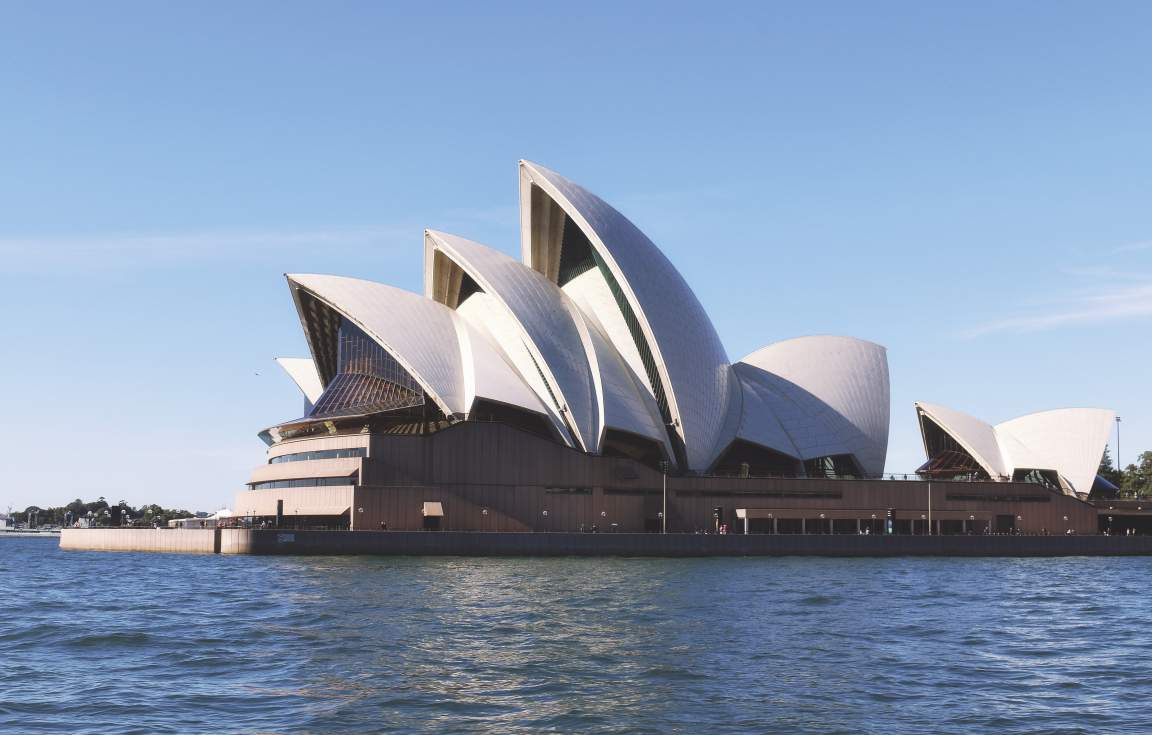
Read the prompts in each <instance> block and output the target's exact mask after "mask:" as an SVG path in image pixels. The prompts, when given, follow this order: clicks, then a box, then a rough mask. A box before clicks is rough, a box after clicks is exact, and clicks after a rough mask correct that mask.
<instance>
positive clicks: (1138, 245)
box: [1112, 240, 1152, 254]
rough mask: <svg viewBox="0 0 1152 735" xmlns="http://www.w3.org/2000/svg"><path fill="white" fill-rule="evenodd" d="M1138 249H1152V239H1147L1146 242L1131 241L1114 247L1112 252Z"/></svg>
mask: <svg viewBox="0 0 1152 735" xmlns="http://www.w3.org/2000/svg"><path fill="white" fill-rule="evenodd" d="M1138 250H1152V240H1147V241H1144V242H1130V243H1128V244H1127V245H1121V246H1120V247H1118V248H1116V249H1114V250H1113V251H1112V252H1113V254H1115V253H1132V252H1136V251H1138Z"/></svg>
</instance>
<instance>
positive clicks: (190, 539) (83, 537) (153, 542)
mask: <svg viewBox="0 0 1152 735" xmlns="http://www.w3.org/2000/svg"><path fill="white" fill-rule="evenodd" d="M60 548H61V549H64V550H66V551H155V552H169V553H179V554H217V553H220V536H219V534H218V532H217V531H215V530H212V529H207V530H200V529H196V530H191V529H180V530H169V529H156V528H65V529H64V530H63V531H61V532H60Z"/></svg>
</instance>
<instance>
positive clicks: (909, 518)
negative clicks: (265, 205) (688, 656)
mask: <svg viewBox="0 0 1152 735" xmlns="http://www.w3.org/2000/svg"><path fill="white" fill-rule="evenodd" d="M519 171H520V228H521V258H520V259H519V260H517V259H515V258H512V257H510V256H508V255H506V254H504V253H503V252H501V251H499V250H496V249H493V248H491V247H488V246H485V245H482V244H480V243H477V242H473V241H471V240H468V239H465V238H463V237H458V236H456V235H450V234H447V233H443V232H436V231H432V230H428V231H425V233H424V293H423V294H417V293H412V292H409V291H404V290H401V289H397V288H393V287H391V286H387V285H384V284H381V283H375V282H371V281H365V280H360V279H357V278H349V277H343V276H330V275H304V274H293V275H289V276H288V277H287V279H288V286H289V289H290V291H291V294H292V299H293V301H294V302H295V306H296V311H297V314H298V315H299V318H300V324H301V327H302V328H303V331H304V335H305V337H306V340H307V343H308V347H309V350H310V352H311V356H310V357H308V358H292V359H281V360H280V361H279V362H280V363H281V365H282V366H283V367H284V369H285V370H286V371H287V372H288V373H289V375H291V377H292V378H293V380H295V382H296V383H297V385H298V386H299V387H300V389H301V391H302V392H303V394H304V397H305V406H304V411H303V413H302V415H301V416H299V417H298V418H293V419H291V420H286V421H281V422H280V423H278V424H276V425H275V426H272V427H271V428H268V429H266V430H265V431H263V432H261V437H262V438H263V439H264V440H265V442H266V443H267V445H268V449H267V461H266V463H265V464H263V465H261V466H260V467H258V468H257V469H256V470H255V471H254V473H253V474H252V476H251V477H250V479H249V482H248V488H247V489H245V490H243V491H241V492H240V494H239V495H238V497H237V500H236V507H235V511H236V513H237V515H239V516H243V517H245V518H248V519H251V522H253V523H261V524H274V525H278V526H280V527H305V526H309V527H329V528H351V529H353V530H357V529H366V530H373V529H380V528H387V529H408V530H413V529H428V530H435V529H451V530H471V531H497V530H508V531H512V530H543V531H581V530H582V531H589V532H591V531H599V532H611V531H631V532H638V531H659V530H662V529H665V528H666V529H667V530H668V531H670V532H672V531H676V532H690V531H711V532H714V531H717V530H719V529H720V528H721V527H723V528H725V529H726V530H728V531H729V532H732V533H744V532H748V533H925V532H929V531H931V532H934V533H991V532H1019V531H1035V532H1053V533H1070V532H1094V531H1095V530H1096V526H1097V518H1096V511H1095V509H1094V508H1092V506H1090V505H1088V504H1087V503H1085V502H1084V498H1085V496H1086V495H1087V493H1088V492H1089V491H1090V489H1091V486H1092V484H1093V481H1094V479H1095V469H1096V465H1097V464H1098V462H1099V459H1100V456H1101V454H1102V452H1103V450H1104V443H1105V441H1106V440H1107V435H1108V426H1109V422H1110V421H1111V414H1110V413H1108V412H1106V411H1097V410H1085V411H1075V410H1071V411H1063V412H1053V413H1052V414H1037V415H1035V416H1029V417H1024V418H1022V419H1017V420H1015V421H1010V422H1007V423H1004V424H1000V425H998V426H989V425H987V424H984V423H983V422H981V421H979V420H977V419H974V418H971V417H968V416H965V415H964V414H961V413H959V412H956V411H952V410H949V409H944V408H942V407H939V406H933V405H930V404H917V407H916V408H917V412H918V415H919V420H920V426H921V430H922V435H923V437H924V445H925V451H926V453H927V455H928V462H927V463H926V464H925V465H924V466H923V467H922V468H921V470H920V473H919V474H918V476H917V477H916V480H918V481H913V480H896V479H892V478H885V475H884V461H885V455H886V453H887V445H888V425H889V384H888V363H887V357H886V353H885V349H884V348H883V347H881V346H879V345H876V344H873V343H871V342H867V341H864V340H861V339H856V338H852V337H838V336H816V337H800V338H797V339H790V340H785V341H783V342H777V343H774V344H770V345H768V346H766V347H763V348H761V349H759V350H757V351H755V352H753V353H752V354H750V355H747V356H745V357H743V358H741V359H740V360H737V361H735V362H732V361H730V359H729V357H728V355H727V354H726V352H725V350H724V347H723V346H722V344H721V340H720V337H719V336H718V335H717V333H716V330H715V328H714V327H713V325H712V322H711V321H710V319H709V317H708V315H707V313H705V311H704V309H703V307H702V306H701V305H700V302H699V301H698V300H697V298H696V296H695V295H694V294H693V292H692V290H691V289H690V288H689V286H688V284H687V283H686V282H685V280H684V278H683V277H682V276H681V274H680V273H679V272H678V271H677V270H676V268H675V267H673V265H672V264H671V263H670V262H669V260H668V259H667V258H666V257H665V256H664V255H663V254H662V253H661V252H660V250H659V249H658V248H657V247H656V246H655V245H654V244H653V243H652V241H651V240H650V239H648V237H646V236H645V235H644V233H643V232H641V231H640V230H639V229H638V228H637V227H636V226H635V225H634V224H633V223H632V222H630V221H629V220H628V219H627V218H625V217H624V216H623V215H622V214H620V213H619V212H618V211H616V210H615V209H614V208H612V207H611V206H610V205H609V204H607V203H606V202H604V201H603V200H602V199H600V198H599V197H597V196H596V195H595V194H592V193H591V192H589V191H588V190H586V189H584V188H583V187H581V186H579V185H578V184H575V183H573V182H572V181H570V180H568V179H566V178H564V177H563V176H561V175H559V174H557V173H556V172H554V171H551V170H549V169H547V168H544V167H542V166H539V165H536V164H533V163H529V162H527V161H522V162H521V163H520V166H519Z"/></svg>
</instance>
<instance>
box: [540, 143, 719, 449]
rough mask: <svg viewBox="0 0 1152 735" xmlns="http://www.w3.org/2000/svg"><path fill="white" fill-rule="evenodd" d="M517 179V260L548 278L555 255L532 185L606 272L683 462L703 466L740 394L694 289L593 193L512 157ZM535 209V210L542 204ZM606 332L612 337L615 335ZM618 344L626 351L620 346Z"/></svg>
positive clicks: (551, 226) (552, 225) (553, 227)
mask: <svg viewBox="0 0 1152 735" xmlns="http://www.w3.org/2000/svg"><path fill="white" fill-rule="evenodd" d="M520 181H521V190H520V211H521V236H522V250H523V258H524V261H525V262H526V263H527V264H528V265H529V266H531V267H532V268H533V269H535V270H536V271H538V272H540V273H543V274H545V275H547V276H549V277H550V278H553V279H554V278H555V277H556V275H555V274H556V272H557V270H556V269H557V268H558V262H557V261H558V257H551V256H549V254H548V251H547V248H543V247H541V244H540V239H541V238H543V237H553V238H554V236H555V233H556V231H557V228H559V227H560V226H561V225H559V224H557V223H556V222H555V221H552V220H554V219H555V218H554V217H551V218H550V220H549V222H547V223H541V222H535V223H534V222H533V216H534V215H533V210H534V205H535V202H534V201H533V197H532V192H533V187H534V186H535V187H536V188H537V189H539V190H540V191H542V192H543V193H544V194H545V195H546V196H547V197H549V198H550V199H551V200H552V201H553V202H555V203H556V204H557V205H559V207H560V208H561V209H562V210H563V212H564V213H565V214H566V215H567V216H568V217H570V218H571V219H572V221H573V222H574V223H575V224H576V225H577V226H578V227H579V228H580V229H581V230H582V231H583V233H584V235H585V236H586V237H587V238H588V240H589V242H590V243H591V245H592V247H593V248H595V250H596V253H597V255H598V257H599V258H600V259H601V260H602V261H603V263H604V265H605V267H607V268H608V269H609V271H610V272H611V275H612V277H613V279H614V281H615V282H616V284H618V287H619V289H620V291H621V292H622V295H623V298H624V299H626V300H627V303H628V305H629V307H630V308H631V310H632V312H633V313H634V314H635V317H636V320H637V322H638V326H639V330H640V332H641V333H642V339H644V340H645V342H646V343H647V347H648V349H649V351H650V352H651V355H652V357H653V360H654V361H655V363H656V364H655V366H654V367H655V370H656V371H657V372H658V375H659V380H660V381H661V383H662V387H663V392H664V394H665V396H666V400H667V405H668V410H669V413H670V418H671V420H672V423H673V426H674V428H675V431H676V432H677V434H679V436H680V439H681V440H682V441H683V444H684V450H685V455H686V461H687V464H688V468H690V469H693V470H698V471H699V470H705V469H707V467H708V466H709V465H710V464H711V462H712V461H713V459H714V458H715V457H716V456H717V455H718V454H719V453H720V451H722V449H723V448H724V447H726V446H727V445H728V443H729V441H730V440H731V438H732V437H733V436H734V435H735V431H736V426H737V424H738V422H739V413H738V411H735V410H733V409H734V408H735V407H738V406H739V402H740V396H739V383H738V381H737V379H736V378H735V376H734V374H733V373H732V370H731V366H730V365H729V364H728V356H727V354H726V353H725V351H724V347H723V345H722V344H721V342H720V338H719V336H718V335H717V334H716V330H715V328H714V327H713V325H712V322H711V320H709V318H708V315H707V314H706V313H705V311H704V308H703V307H702V306H701V305H700V302H699V300H698V299H697V298H696V295H695V294H694V293H693V292H692V289H691V288H689V286H688V284H687V282H686V281H685V280H684V278H683V276H681V275H680V273H679V271H677V270H676V268H675V267H674V266H673V265H672V263H671V262H670V261H669V260H668V259H667V258H666V257H665V256H664V254H663V253H661V252H660V250H659V249H658V248H657V247H656V246H655V245H654V244H653V243H652V241H651V240H649V239H648V237H647V236H646V235H645V234H644V233H643V232H641V231H640V230H639V228H637V227H636V226H635V225H634V224H633V223H632V222H631V221H629V220H628V219H627V218H626V217H625V216H624V215H622V214H620V212H618V211H617V210H616V209H614V208H613V207H611V206H610V205H609V204H607V203H606V202H605V201H604V200H603V199H601V198H600V197H598V196H596V195H595V194H592V193H591V192H589V191H588V190H586V189H584V188H583V187H581V186H579V185H577V184H575V183H573V182H572V181H569V180H568V179H566V178H564V177H563V176H561V175H560V174H558V173H556V172H555V171H551V170H549V169H547V168H544V167H543V166H539V165H537V164H534V163H530V162H528V161H521V162H520ZM535 209H536V210H537V214H539V212H540V211H543V210H541V209H540V208H539V207H535ZM549 233H551V234H549ZM534 240H535V242H534ZM608 336H609V337H610V338H613V339H614V341H615V340H617V339H620V337H619V336H618V335H617V334H612V333H609V334H608ZM618 349H620V350H621V351H626V346H624V345H618Z"/></svg>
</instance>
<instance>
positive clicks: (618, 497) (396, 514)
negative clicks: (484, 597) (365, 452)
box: [236, 422, 1097, 534]
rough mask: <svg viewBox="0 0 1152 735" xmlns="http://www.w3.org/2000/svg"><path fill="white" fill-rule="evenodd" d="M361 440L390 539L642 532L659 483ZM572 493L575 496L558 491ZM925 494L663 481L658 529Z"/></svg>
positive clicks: (591, 467)
mask: <svg viewBox="0 0 1152 735" xmlns="http://www.w3.org/2000/svg"><path fill="white" fill-rule="evenodd" d="M361 438H362V437H361ZM369 441H370V448H369V455H370V456H369V457H368V458H365V459H364V460H363V468H362V474H361V485H360V486H358V487H357V488H356V489H355V491H354V497H353V500H352V502H351V506H352V508H353V512H352V514H353V516H354V518H353V520H352V523H353V527H354V528H357V529H368V530H371V529H379V527H380V523H381V521H384V522H386V523H387V524H388V528H389V529H391V530H419V529H420V528H422V525H423V517H422V515H421V512H420V511H421V508H422V506H423V503H424V502H426V501H439V502H441V503H443V504H444V509H445V511H446V516H445V518H444V520H443V521H442V528H443V529H446V530H477V531H526V530H548V531H578V530H580V529H581V528H589V527H590V526H591V525H592V524H596V525H597V526H599V527H600V529H601V530H603V531H608V530H613V529H614V530H616V531H621V532H624V531H628V532H640V531H644V530H645V528H646V527H651V526H652V525H654V524H657V523H658V520H657V514H658V513H659V511H660V510H661V481H662V477H661V475H660V473H659V472H657V471H656V470H653V469H652V468H650V467H646V466H644V465H641V464H639V463H637V462H633V461H631V460H626V459H617V458H612V457H596V456H589V455H586V454H584V453H582V452H579V451H576V450H573V449H568V448H566V447H563V446H560V445H558V444H556V443H554V442H552V441H549V440H547V439H542V438H539V437H535V436H532V435H530V434H526V433H524V432H521V431H518V430H516V429H513V428H511V427H509V426H505V425H503V424H487V423H477V422H465V423H462V424H458V425H456V426H453V427H450V428H448V429H445V430H444V431H440V432H438V433H436V434H432V435H429V436H397V435H374V436H372V437H370V439H369ZM294 464H295V463H294ZM299 464H310V463H299ZM571 489H576V490H579V492H576V493H571V492H564V490H571ZM928 489H929V483H924V482H916V481H897V480H828V479H771V478H744V479H741V478H724V477H669V478H668V529H669V530H670V531H693V530H696V529H703V528H710V527H711V526H712V509H713V508H714V507H717V506H718V507H721V508H723V509H724V518H725V520H726V521H727V522H728V524H729V526H730V528H731V529H732V530H734V531H738V530H742V524H741V523H740V522H739V521H737V519H736V509H737V508H751V509H775V510H779V511H782V512H785V513H790V514H791V515H790V516H787V515H785V516H781V517H796V518H801V517H805V518H816V517H818V514H819V513H820V512H825V513H832V512H835V513H837V514H838V517H841V518H850V517H852V513H853V512H855V513H858V515H859V517H860V518H861V519H869V518H870V517H871V515H873V514H876V515H877V516H878V518H883V517H884V515H885V514H886V512H887V510H888V509H889V508H892V509H894V510H895V517H896V519H897V520H909V519H912V520H919V518H920V516H921V515H927V513H928ZM329 490H331V489H329V488H316V489H311V488H285V489H281V490H274V491H258V492H266V493H268V494H267V495H261V496H257V495H256V494H255V493H245V492H242V493H240V494H239V495H238V496H237V500H236V510H237V512H238V513H239V514H240V515H246V514H248V513H249V512H250V510H251V509H252V508H257V514H258V515H264V516H267V515H271V514H273V513H274V512H275V502H274V501H275V498H276V497H282V498H284V501H285V509H286V512H288V509H289V508H290V507H295V506H294V504H295V503H298V502H299V503H303V502H305V501H308V502H311V498H312V497H313V496H315V497H316V502H317V503H318V504H336V503H338V502H343V501H336V500H333V501H331V502H329V501H328V500H323V501H321V500H320V494H322V493H323V492H324V491H329ZM931 490H932V510H933V513H934V514H935V517H936V518H937V519H940V518H945V517H946V518H949V519H952V520H955V519H957V518H959V517H963V516H964V515H965V514H967V515H974V516H976V518H977V519H980V520H982V521H987V522H988V523H989V525H990V526H992V527H994V526H995V518H996V516H998V515H1003V516H1011V517H1012V518H1013V519H1018V520H1014V525H1015V527H1016V528H1017V529H1018V530H1020V531H1022V532H1025V533H1040V532H1042V531H1046V532H1048V533H1050V534H1063V533H1065V531H1067V530H1074V531H1075V532H1077V533H1079V534H1087V533H1095V532H1096V530H1097V520H1096V509H1094V508H1093V507H1092V506H1089V505H1088V504H1086V503H1083V502H1081V501H1079V500H1077V499H1075V498H1071V497H1068V496H1065V495H1061V494H1059V493H1053V492H1051V491H1048V490H1045V489H1044V488H1042V487H1040V486H1038V485H1032V484H1024V483H993V482H932V483H931ZM273 496H274V497H273ZM957 496H965V497H963V498H959V497H957ZM257 501H258V502H257ZM267 501H271V502H267ZM360 508H363V509H364V511H363V512H360V510H359V509H360ZM269 509H270V510H269ZM485 510H487V511H488V512H487V513H486V514H485V513H484V511H485ZM544 511H547V512H548V515H547V516H545V515H544ZM845 513H847V514H848V515H844V514H845ZM612 524H616V525H615V527H613V525H612Z"/></svg>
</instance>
